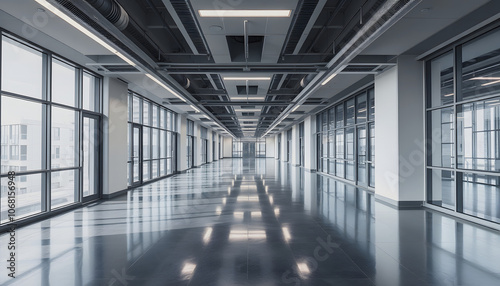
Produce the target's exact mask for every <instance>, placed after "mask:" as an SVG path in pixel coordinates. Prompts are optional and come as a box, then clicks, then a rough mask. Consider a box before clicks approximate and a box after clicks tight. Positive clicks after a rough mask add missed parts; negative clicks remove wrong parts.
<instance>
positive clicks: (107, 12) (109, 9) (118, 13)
mask: <svg viewBox="0 0 500 286" xmlns="http://www.w3.org/2000/svg"><path fill="white" fill-rule="evenodd" d="M87 2H88V3H89V4H90V5H92V6H93V7H94V8H96V9H97V11H99V12H100V13H101V14H102V15H103V16H104V17H106V19H108V20H109V21H110V22H111V23H112V24H113V25H115V26H116V27H117V28H118V29H119V30H120V31H123V30H125V28H127V26H128V24H129V16H128V14H127V12H126V11H125V9H123V7H122V6H121V5H120V4H118V3H117V2H116V1H115V0H87Z"/></svg>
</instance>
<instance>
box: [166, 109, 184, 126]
mask: <svg viewBox="0 0 500 286" xmlns="http://www.w3.org/2000/svg"><path fill="white" fill-rule="evenodd" d="M172 124H173V122H172V112H170V111H167V129H168V130H172ZM188 125H189V123H188Z"/></svg>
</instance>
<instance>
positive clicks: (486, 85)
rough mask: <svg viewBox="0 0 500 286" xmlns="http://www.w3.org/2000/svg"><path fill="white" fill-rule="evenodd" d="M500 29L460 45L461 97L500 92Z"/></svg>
mask: <svg viewBox="0 0 500 286" xmlns="http://www.w3.org/2000/svg"><path fill="white" fill-rule="evenodd" d="M498 39H500V30H498V29H497V30H495V31H493V32H491V33H488V34H486V35H484V36H481V37H479V38H477V39H474V40H472V41H470V42H468V43H466V44H464V45H463V47H462V94H461V95H462V98H461V99H460V100H467V99H471V98H474V97H480V96H489V95H498V94H499V93H500V57H499V56H498V54H499V53H500V42H499V40H498Z"/></svg>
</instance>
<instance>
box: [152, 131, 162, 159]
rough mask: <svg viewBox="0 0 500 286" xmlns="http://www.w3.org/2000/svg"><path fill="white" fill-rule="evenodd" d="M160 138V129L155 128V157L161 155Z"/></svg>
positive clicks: (153, 145) (153, 143)
mask: <svg viewBox="0 0 500 286" xmlns="http://www.w3.org/2000/svg"><path fill="white" fill-rule="evenodd" d="M159 139H160V130H158V129H156V128H153V142H152V144H151V145H152V147H153V159H158V158H159V156H160V150H159V149H160V146H159V145H158V140H159Z"/></svg>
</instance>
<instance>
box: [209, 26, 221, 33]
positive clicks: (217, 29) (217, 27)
mask: <svg viewBox="0 0 500 286" xmlns="http://www.w3.org/2000/svg"><path fill="white" fill-rule="evenodd" d="M209 29H210V31H213V32H220V31H222V27H221V26H219V25H212V26H210V28H209Z"/></svg>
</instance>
